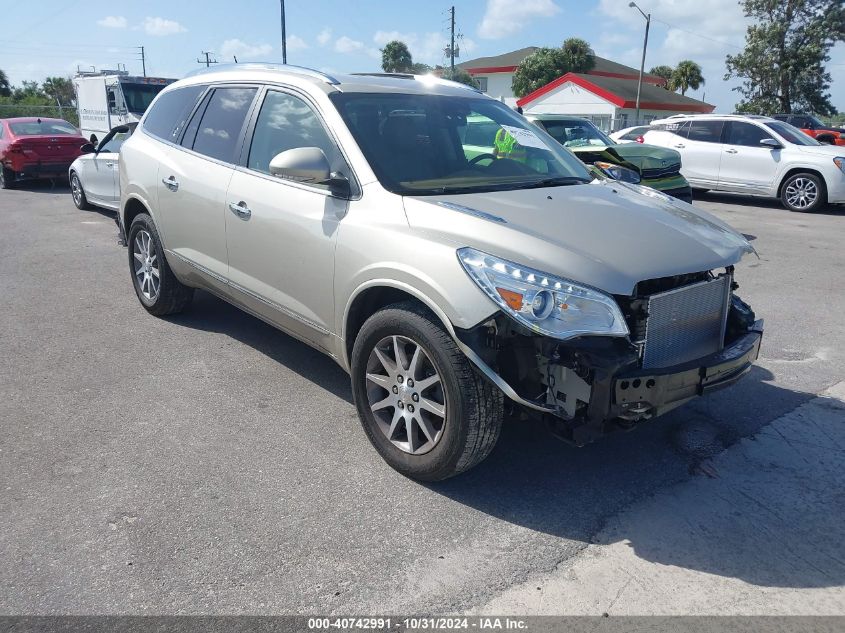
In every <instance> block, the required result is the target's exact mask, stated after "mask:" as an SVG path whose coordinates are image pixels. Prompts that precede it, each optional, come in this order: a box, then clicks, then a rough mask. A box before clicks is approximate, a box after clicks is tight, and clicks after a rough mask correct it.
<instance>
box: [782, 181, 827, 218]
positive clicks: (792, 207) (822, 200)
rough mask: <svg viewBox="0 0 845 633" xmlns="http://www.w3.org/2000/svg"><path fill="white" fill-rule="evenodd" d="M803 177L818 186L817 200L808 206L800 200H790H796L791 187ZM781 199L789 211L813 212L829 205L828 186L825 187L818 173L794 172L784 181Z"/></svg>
mask: <svg viewBox="0 0 845 633" xmlns="http://www.w3.org/2000/svg"><path fill="white" fill-rule="evenodd" d="M801 179H804V181H805V182H806V181H809V182H811V183H812V184H813V185H814V186H815V187H816V197H815V201H814V202H812V204H808V205H807V206H801V204H800V202H799V203H798V204H793V203H792V202H790V200H793V201H794V200H795V199H794V198H792V197H791V195H790V187H791V186H792V185H794V184H798V183H800V182H801ZM780 201H781V204H783V206H784V207H785V208H786V209H788V210H789V211H797V212H799V213H813V212H815V211H818V210H819V209H823V208H824V207H825V206H826V205H827V188H826V187H825V184H824V180H822V179H821V178H819V177H818V176H817V175H816V174H813V173H810V172H799V173H797V174H792V175H791V176H789V177H788V178H787V179H786V180H784V181H783V184H782V185H781V188H780Z"/></svg>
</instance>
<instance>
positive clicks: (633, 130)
mask: <svg viewBox="0 0 845 633" xmlns="http://www.w3.org/2000/svg"><path fill="white" fill-rule="evenodd" d="M650 129H651V128H650V127H649V126H647V125H638V126H636V127H626V128H625V129H623V130H619V131H618V132H614V133H613V134H611V135H610V138H612V139H613V140H614V141H616V142H617V143H642V142H643V134H645V133H646V132H648V131H649V130H650Z"/></svg>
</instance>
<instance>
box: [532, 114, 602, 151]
mask: <svg viewBox="0 0 845 633" xmlns="http://www.w3.org/2000/svg"><path fill="white" fill-rule="evenodd" d="M537 122H538V123H539V124H540V125H542V126H543V127H544V128H546V132H548V133H549V134H550V135H551V136H552V138H553V139H555V140H556V141H557V142H558V143H560V144H561V145H563V146H564V147H584V146H590V145H595V146H602V147H604V146H605V145H616V141H614V140H612V139H611V138H610V137H608V136H606V135H605V134H604V132H602V131H601V130H600V129H598V128H597V127H596V126H595V125H593V124H592V123H590V122H589V121H582V120H581V119H560V120H554V119H551V120H546V121H543V120H539V121H537Z"/></svg>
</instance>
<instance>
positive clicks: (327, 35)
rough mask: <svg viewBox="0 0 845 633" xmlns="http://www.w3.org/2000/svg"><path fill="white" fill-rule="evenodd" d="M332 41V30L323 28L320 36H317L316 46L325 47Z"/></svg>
mask: <svg viewBox="0 0 845 633" xmlns="http://www.w3.org/2000/svg"><path fill="white" fill-rule="evenodd" d="M331 39H332V30H331V29H330V28H329V27H325V28H324V29H323V30H322V31H320V34H319V35H317V44H319V45H320V46H325V45H326V44H328V43H329V42H330V41H331Z"/></svg>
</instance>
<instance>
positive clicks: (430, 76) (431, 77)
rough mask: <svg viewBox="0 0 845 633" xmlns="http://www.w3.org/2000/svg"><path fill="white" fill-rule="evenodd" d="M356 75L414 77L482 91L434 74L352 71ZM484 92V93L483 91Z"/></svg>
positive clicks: (394, 77) (423, 80)
mask: <svg viewBox="0 0 845 633" xmlns="http://www.w3.org/2000/svg"><path fill="white" fill-rule="evenodd" d="M352 74H353V75H355V76H356V77H390V78H393V79H414V80H416V81H420V82H422V83H432V84H437V85H438V86H453V87H455V88H463V89H464V90H472V91H473V92H478V93H481V91H480V90H479V89H478V88H474V87H472V86H468V85H467V84H462V83H461V82H459V81H452V80H451V79H443V77H438V76H437V75H433V74H430V73H429V74H425V75H415V74H413V73H352ZM482 94H483V93H482Z"/></svg>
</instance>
